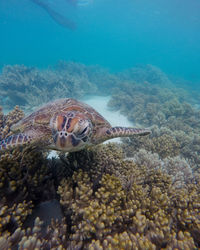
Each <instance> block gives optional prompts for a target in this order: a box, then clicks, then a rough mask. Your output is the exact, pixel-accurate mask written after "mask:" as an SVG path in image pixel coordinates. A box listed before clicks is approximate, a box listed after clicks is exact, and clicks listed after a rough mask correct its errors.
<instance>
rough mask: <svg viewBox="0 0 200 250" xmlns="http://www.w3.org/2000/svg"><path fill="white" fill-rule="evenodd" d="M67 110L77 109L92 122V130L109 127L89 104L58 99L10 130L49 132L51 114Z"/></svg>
mask: <svg viewBox="0 0 200 250" xmlns="http://www.w3.org/2000/svg"><path fill="white" fill-rule="evenodd" d="M69 111H77V112H80V113H82V114H83V115H85V116H86V117H87V118H89V119H90V120H91V122H92V124H93V128H94V131H95V130H96V128H100V127H107V128H110V127H111V125H110V124H109V122H108V121H107V120H105V119H104V118H103V116H101V115H100V114H99V113H98V112H97V111H95V110H94V109H93V108H92V107H90V106H89V105H87V104H85V103H82V102H79V101H77V100H75V99H70V98H68V99H58V100H55V101H53V102H50V103H47V104H46V105H44V106H43V107H41V108H40V109H38V110H37V111H35V112H33V113H31V114H30V115H28V116H26V117H25V118H23V119H22V120H21V121H20V122H18V123H17V124H15V125H13V126H12V127H11V130H12V131H14V132H17V131H20V132H26V131H28V130H29V131H30V130H34V131H36V132H37V129H38V130H40V131H41V129H42V131H43V132H44V133H45V132H46V133H49V132H50V130H51V128H50V120H51V118H52V117H53V116H56V115H59V114H63V115H64V114H66V113H67V112H69Z"/></svg>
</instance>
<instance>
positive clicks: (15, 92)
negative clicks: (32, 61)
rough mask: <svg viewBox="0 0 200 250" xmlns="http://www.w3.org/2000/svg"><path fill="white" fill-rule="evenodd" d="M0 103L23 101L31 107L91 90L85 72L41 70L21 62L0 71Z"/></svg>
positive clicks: (78, 95) (14, 103)
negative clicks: (0, 72)
mask: <svg viewBox="0 0 200 250" xmlns="http://www.w3.org/2000/svg"><path fill="white" fill-rule="evenodd" d="M0 86H1V87H0V90H1V103H0V104H2V105H4V106H7V107H8V108H11V107H13V106H14V105H16V104H18V105H21V106H22V105H23V106H26V107H25V108H28V109H31V108H33V107H35V106H38V105H41V104H43V103H44V102H48V101H50V100H53V99H57V98H63V97H65V98H66V97H76V98H80V97H82V96H83V95H84V94H90V93H95V91H96V86H95V85H92V84H91V82H90V81H89V79H88V76H87V74H86V73H85V74H82V75H79V74H70V72H68V71H67V70H60V69H58V68H57V69H54V70H49V69H48V70H43V71H40V70H38V69H36V68H32V67H26V66H24V65H15V66H5V67H4V68H3V70H2V74H1V75H0Z"/></svg>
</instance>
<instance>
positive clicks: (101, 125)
mask: <svg viewBox="0 0 200 250" xmlns="http://www.w3.org/2000/svg"><path fill="white" fill-rule="evenodd" d="M11 130H12V131H13V132H14V135H12V136H10V137H8V138H6V139H5V140H2V141H0V150H5V149H10V148H13V147H16V146H18V145H26V144H28V143H34V144H35V145H38V146H41V147H44V148H48V149H54V150H59V151H64V152H74V151H79V150H81V149H83V148H85V147H87V146H90V145H96V144H99V143H101V142H104V141H106V140H109V139H111V138H115V137H129V136H135V135H140V136H143V135H148V134H150V130H148V129H142V128H125V127H111V125H110V123H109V122H108V121H106V120H105V119H104V118H103V117H102V116H101V115H100V114H99V113H98V112H97V111H95V110H94V109H93V108H92V107H90V106H89V105H87V104H85V103H82V102H79V101H77V100H75V99H58V100H56V101H53V102H50V103H48V104H46V105H45V106H43V107H41V108H40V109H38V110H37V111H35V112H33V113H31V114H30V115H28V116H27V117H25V118H24V119H22V120H21V121H19V122H18V123H17V124H15V125H13V126H12V127H11Z"/></svg>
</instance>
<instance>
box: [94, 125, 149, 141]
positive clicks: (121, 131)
mask: <svg viewBox="0 0 200 250" xmlns="http://www.w3.org/2000/svg"><path fill="white" fill-rule="evenodd" d="M150 133H151V131H150V130H149V129H146V128H144V129H143V128H126V127H111V128H101V129H100V130H99V131H98V132H97V134H96V138H95V144H98V143H100V142H103V141H106V140H109V139H112V138H117V137H132V136H135V135H139V136H144V135H149V134H150Z"/></svg>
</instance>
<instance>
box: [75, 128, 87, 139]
mask: <svg viewBox="0 0 200 250" xmlns="http://www.w3.org/2000/svg"><path fill="white" fill-rule="evenodd" d="M87 132H88V126H87V127H85V128H84V129H83V130H79V131H77V133H76V136H77V137H84V136H85V135H86V134H87Z"/></svg>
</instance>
